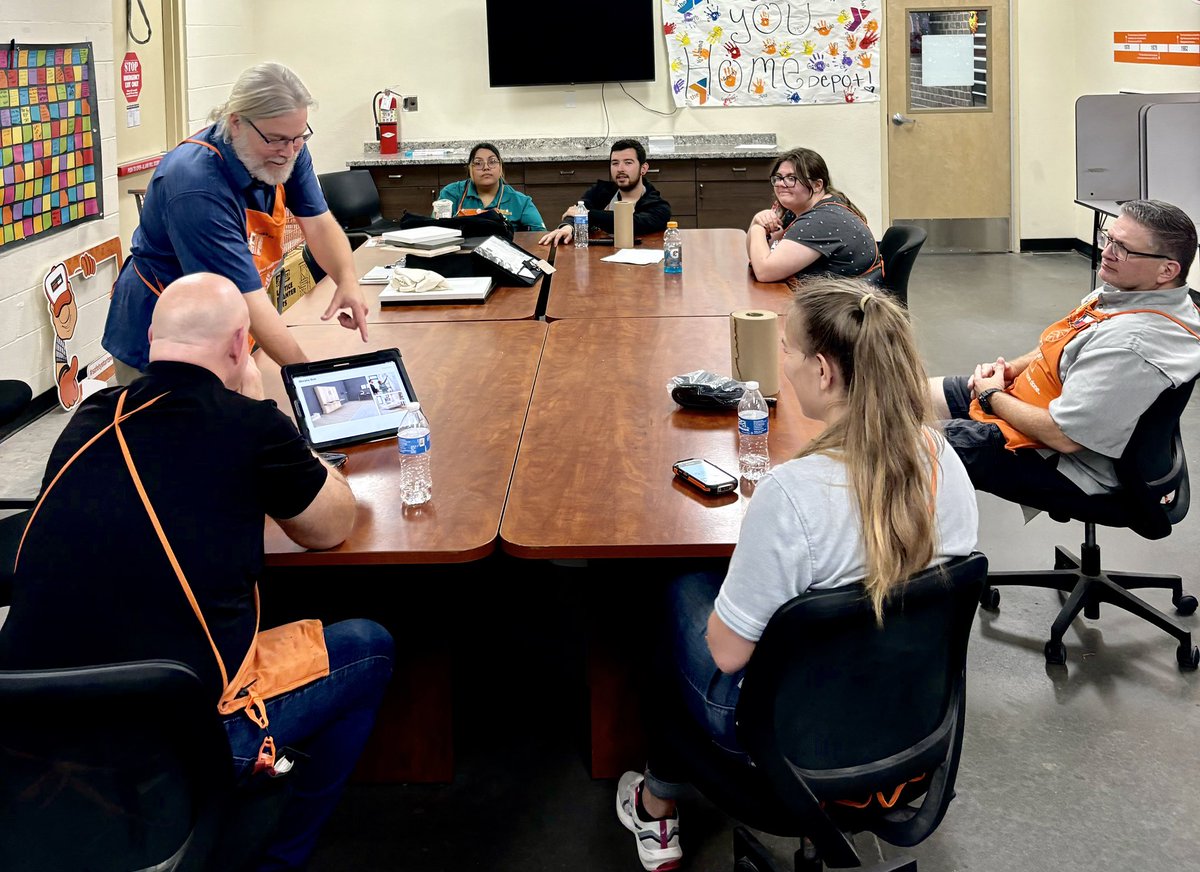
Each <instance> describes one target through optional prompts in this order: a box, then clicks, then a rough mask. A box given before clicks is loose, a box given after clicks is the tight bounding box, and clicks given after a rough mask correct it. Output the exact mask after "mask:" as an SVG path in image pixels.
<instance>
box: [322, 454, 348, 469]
mask: <svg viewBox="0 0 1200 872" xmlns="http://www.w3.org/2000/svg"><path fill="white" fill-rule="evenodd" d="M321 459H322V460H324V461H325V462H326V463H328V464H329V465H330V466H332V467H333V468H334V469H341V468H342V467H343V466H345V465H346V460H347V459H348V458H347V456H346V455H345V454H343V453H342V452H340V451H322V452H321Z"/></svg>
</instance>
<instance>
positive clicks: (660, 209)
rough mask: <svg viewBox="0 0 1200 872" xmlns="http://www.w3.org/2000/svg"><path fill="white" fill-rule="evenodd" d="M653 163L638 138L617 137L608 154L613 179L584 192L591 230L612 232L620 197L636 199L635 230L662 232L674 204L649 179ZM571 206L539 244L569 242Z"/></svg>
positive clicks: (641, 232) (573, 210)
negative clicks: (561, 220) (647, 178)
mask: <svg viewBox="0 0 1200 872" xmlns="http://www.w3.org/2000/svg"><path fill="white" fill-rule="evenodd" d="M648 169H650V164H649V163H648V162H647V161H646V149H645V148H644V147H643V146H642V144H641V143H640V142H638V141H637V140H636V139H618V140H617V141H616V142H614V143H613V144H612V149H611V151H610V152H609V156H608V173H609V176H610V180H608V181H605V180H599V181H597V182H596V184H594V185H592V186H591V187H590V188H588V189H587V191H585V192H584V195H583V204H584V205H585V206H586V207H587V210H588V228H589V230H597V229H598V230H603V231H604V232H605V233H612V232H613V213H612V207H613V203H615V202H617V201H618V200H633V202H634V207H633V233H634V235H635V236H644V235H645V234H647V233H661V232H662V231H663V230H665V229H666V227H667V221H668V219H670V217H671V204H670V203H668V202H667V201H666V200H664V199H663V198H662V195H661V194H660V193H658V190H657V189H656V188H655V187H654V185H652V184H650V183H649V182H647V181H646V179H645V176H646V171H647V170H648ZM575 208H576V207H574V206H572V207H571V208H570V209H568V210H567V211H566V212H564V213H563V222H562V223H561V224H559V225H558V227H557V228H556V229H554V230H552V231H550V232H549V233H547V234H546V235H545V236H543V237H542V238H541V239H539V240H538V244H539V245H550V244H551V243H552V242H556V243H558V244H559V245H561V244H563V243H564V242H570V241H571V240H572V237H573V235H574V234H573V229H572V220H571V219H572V218H573V216H574V214H575Z"/></svg>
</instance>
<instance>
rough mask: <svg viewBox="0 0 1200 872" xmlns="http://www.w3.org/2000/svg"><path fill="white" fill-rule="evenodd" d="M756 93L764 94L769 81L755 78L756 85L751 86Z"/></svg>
mask: <svg viewBox="0 0 1200 872" xmlns="http://www.w3.org/2000/svg"><path fill="white" fill-rule="evenodd" d="M750 90H751V91H753V92H754V93H755V94H764V93H766V90H767V83H766V82H764V81H763V80H762V79H755V80H754V85H753V86H752V87H751V88H750Z"/></svg>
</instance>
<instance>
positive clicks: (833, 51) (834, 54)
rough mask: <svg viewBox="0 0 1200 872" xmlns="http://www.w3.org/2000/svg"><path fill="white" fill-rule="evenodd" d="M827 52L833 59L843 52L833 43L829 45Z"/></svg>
mask: <svg viewBox="0 0 1200 872" xmlns="http://www.w3.org/2000/svg"><path fill="white" fill-rule="evenodd" d="M827 51H828V52H829V56H830V57H831V58H835V57H837V56H838V55H839V54H841V51H842V50H841V48H840V47H839V46H838V44H837V43H836V42H831V43H829V48H828V49H827Z"/></svg>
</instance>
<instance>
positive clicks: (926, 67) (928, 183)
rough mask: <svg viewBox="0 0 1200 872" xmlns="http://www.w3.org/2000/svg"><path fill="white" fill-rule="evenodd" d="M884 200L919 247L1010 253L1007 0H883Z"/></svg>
mask: <svg viewBox="0 0 1200 872" xmlns="http://www.w3.org/2000/svg"><path fill="white" fill-rule="evenodd" d="M886 17H887V22H886V29H887V113H888V117H889V124H888V191H889V194H888V200H889V213H890V218H891V223H892V224H914V225H917V226H920V227H923V228H925V230H926V231H928V233H929V239H928V241H927V242H926V243H925V247H924V249H923V250H924V251H927V252H939V251H940V252H948V251H1009V250H1010V249H1011V237H1012V220H1011V219H1012V159H1011V150H1010V138H1009V131H1010V116H1009V27H1008V24H1009V7H1008V0H996V2H992V3H991V4H989V5H986V6H981V5H978V4H971V3H967V2H957V0H949V2H945V3H939V4H937V5H933V4H922V3H916V2H913V0H888V2H887V16H886Z"/></svg>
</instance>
